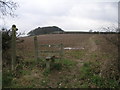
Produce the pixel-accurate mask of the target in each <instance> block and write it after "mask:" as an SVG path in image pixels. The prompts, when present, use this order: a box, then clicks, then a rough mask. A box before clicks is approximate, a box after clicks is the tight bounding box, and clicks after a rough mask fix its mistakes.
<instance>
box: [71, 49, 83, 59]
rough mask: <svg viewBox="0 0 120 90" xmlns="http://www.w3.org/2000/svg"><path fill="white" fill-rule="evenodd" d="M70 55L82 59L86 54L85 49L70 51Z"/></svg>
mask: <svg viewBox="0 0 120 90" xmlns="http://www.w3.org/2000/svg"><path fill="white" fill-rule="evenodd" d="M69 55H70V56H71V57H73V58H75V59H80V58H82V57H83V56H84V55H85V50H75V51H71V52H69Z"/></svg>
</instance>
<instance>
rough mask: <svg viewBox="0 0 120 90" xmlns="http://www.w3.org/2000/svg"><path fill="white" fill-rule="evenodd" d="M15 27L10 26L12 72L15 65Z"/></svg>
mask: <svg viewBox="0 0 120 90" xmlns="http://www.w3.org/2000/svg"><path fill="white" fill-rule="evenodd" d="M16 30H17V28H16V25H12V70H14V69H15V63H16Z"/></svg>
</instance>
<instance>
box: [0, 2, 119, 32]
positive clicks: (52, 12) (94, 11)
mask: <svg viewBox="0 0 120 90" xmlns="http://www.w3.org/2000/svg"><path fill="white" fill-rule="evenodd" d="M15 1H17V2H18V4H19V7H18V9H17V10H16V12H15V13H16V14H17V15H18V16H17V17H15V18H11V17H7V18H5V20H1V21H0V25H1V26H3V25H4V26H7V27H8V28H10V27H11V26H12V24H15V25H16V26H17V27H18V29H19V31H20V32H24V31H25V33H27V32H29V31H31V30H33V29H35V28H37V27H45V26H58V27H60V28H62V29H63V30H65V31H68V30H90V29H93V30H96V29H98V28H101V27H107V26H110V25H112V24H114V25H116V26H117V22H118V0H91V1H90V0H89V2H88V0H15ZM96 1H97V2H96ZM108 1H109V2H108ZM113 1H114V2H113Z"/></svg>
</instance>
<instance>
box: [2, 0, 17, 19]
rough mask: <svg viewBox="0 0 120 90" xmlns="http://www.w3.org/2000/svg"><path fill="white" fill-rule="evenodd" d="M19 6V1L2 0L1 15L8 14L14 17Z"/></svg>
mask: <svg viewBox="0 0 120 90" xmlns="http://www.w3.org/2000/svg"><path fill="white" fill-rule="evenodd" d="M17 6H18V5H17V3H16V2H13V1H12V0H0V17H2V16H7V15H10V16H12V17H14V16H15V14H14V10H16V8H17Z"/></svg>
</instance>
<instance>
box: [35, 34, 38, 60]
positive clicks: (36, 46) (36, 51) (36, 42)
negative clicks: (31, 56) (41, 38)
mask: <svg viewBox="0 0 120 90" xmlns="http://www.w3.org/2000/svg"><path fill="white" fill-rule="evenodd" d="M34 46H35V60H36V61H38V41H37V36H35V37H34Z"/></svg>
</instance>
